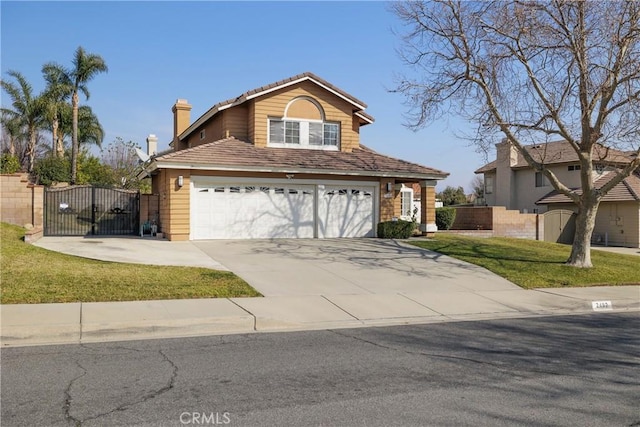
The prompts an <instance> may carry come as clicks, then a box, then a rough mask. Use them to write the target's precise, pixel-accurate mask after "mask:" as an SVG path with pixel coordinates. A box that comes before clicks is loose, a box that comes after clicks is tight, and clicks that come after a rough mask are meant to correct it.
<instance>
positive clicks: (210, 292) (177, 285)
mask: <svg viewBox="0 0 640 427" xmlns="http://www.w3.org/2000/svg"><path fill="white" fill-rule="evenodd" d="M1 227H2V228H1V230H2V235H1V238H2V240H1V241H0V245H1V247H0V255H1V259H0V280H1V283H2V291H1V292H2V294H1V297H0V302H1V303H2V304H22V303H30V304H34V303H51V302H91V301H136V300H156V299H180V298H230V297H250V296H251V297H253V296H260V294H259V293H258V292H257V291H256V290H255V289H253V288H252V287H250V286H249V285H248V284H247V283H246V282H245V281H244V280H242V279H240V278H239V277H238V276H236V275H235V274H233V273H230V272H226V271H216V270H209V269H206V268H193V267H165V266H149V265H138V264H121V263H114V262H104V261H95V260H90V259H85V258H79V257H75V256H71V255H65V254H61V253H58V252H52V251H48V250H46V249H42V248H38V247H36V246H32V245H29V244H27V243H24V241H23V240H22V238H23V236H24V229H23V228H22V227H17V226H14V225H9V224H5V223H2V224H1Z"/></svg>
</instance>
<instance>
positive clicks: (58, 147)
mask: <svg viewBox="0 0 640 427" xmlns="http://www.w3.org/2000/svg"><path fill="white" fill-rule="evenodd" d="M52 133H53V152H54V153H55V155H56V157H58V158H62V156H63V155H64V147H63V146H62V140H61V139H60V138H59V137H58V119H54V120H53V130H52Z"/></svg>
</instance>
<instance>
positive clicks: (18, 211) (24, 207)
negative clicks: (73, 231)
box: [0, 173, 44, 228]
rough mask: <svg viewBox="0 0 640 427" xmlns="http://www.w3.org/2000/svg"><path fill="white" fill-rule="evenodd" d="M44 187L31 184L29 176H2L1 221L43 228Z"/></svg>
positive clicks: (0, 180) (0, 186) (0, 193)
mask: <svg viewBox="0 0 640 427" xmlns="http://www.w3.org/2000/svg"><path fill="white" fill-rule="evenodd" d="M43 213H44V187H43V186H42V185H34V184H31V183H30V182H29V175H28V174H26V173H24V174H11V175H8V174H7V175H0V221H2V222H7V223H9V224H15V225H19V226H24V225H26V224H32V225H33V226H34V227H35V228H41V227H42V225H43V218H44V216H43V215H44V214H43Z"/></svg>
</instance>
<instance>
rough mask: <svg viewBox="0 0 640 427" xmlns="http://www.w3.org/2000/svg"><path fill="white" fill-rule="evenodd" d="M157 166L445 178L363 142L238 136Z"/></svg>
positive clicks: (165, 158) (176, 153)
mask: <svg viewBox="0 0 640 427" xmlns="http://www.w3.org/2000/svg"><path fill="white" fill-rule="evenodd" d="M153 162H155V164H156V166H157V167H163V166H164V167H166V166H168V165H171V166H174V165H175V166H182V165H184V167H185V168H196V169H198V168H200V169H211V170H216V169H218V170H219V169H222V170H225V169H233V170H242V171H263V172H270V171H283V170H286V171H289V172H299V173H303V172H308V173H334V174H354V175H367V174H369V176H381V175H390V176H396V177H404V178H416V179H443V178H446V177H447V176H448V175H449V174H448V173H447V172H443V171H441V170H438V169H433V168H429V167H426V166H422V165H419V164H416V163H411V162H407V161H404V160H400V159H396V158H393V157H389V156H386V155H383V154H379V153H377V152H375V151H374V150H372V149H370V148H367V147H365V146H363V145H360V148H357V149H354V150H353V151H352V152H351V153H347V152H342V151H328V150H312V149H299V148H272V147H269V148H261V147H256V146H254V145H253V144H251V143H248V142H245V141H241V140H239V139H236V138H233V137H231V138H225V139H221V140H218V141H215V142H210V143H207V144H202V145H199V146H197V147H194V148H189V149H186V150H180V151H174V152H171V153H168V154H164V155H162V156H157V157H155V158H153Z"/></svg>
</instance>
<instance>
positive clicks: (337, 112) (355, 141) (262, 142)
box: [253, 81, 360, 152]
mask: <svg viewBox="0 0 640 427" xmlns="http://www.w3.org/2000/svg"><path fill="white" fill-rule="evenodd" d="M301 96H307V97H310V98H312V99H314V100H315V101H317V102H318V103H319V104H320V106H321V107H322V109H323V110H324V114H325V120H326V121H331V122H339V123H340V134H341V135H340V136H341V141H340V149H341V150H342V151H347V152H350V151H351V150H353V148H357V147H358V146H359V144H360V137H359V134H358V132H354V130H353V128H354V125H353V112H352V105H351V104H349V103H348V102H346V101H344V100H342V99H341V98H339V97H337V96H335V95H333V94H331V93H330V92H327V91H326V90H324V89H322V88H321V87H318V86H316V85H315V84H313V83H310V82H306V81H305V82H302V83H299V84H297V85H294V86H291V87H287V88H284V89H280V90H277V91H274V92H272V93H269V94H267V95H264V96H262V97H260V98H258V99H256V100H255V107H254V111H253V121H254V123H255V130H254V138H253V140H254V143H255V145H256V146H258V147H266V146H267V139H268V133H269V129H268V119H269V117H283V116H284V114H285V109H286V107H287V104H288V103H289V101H291V100H293V99H294V98H297V97H301Z"/></svg>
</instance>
